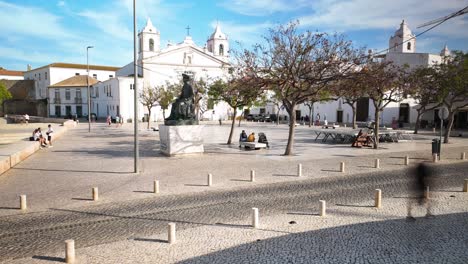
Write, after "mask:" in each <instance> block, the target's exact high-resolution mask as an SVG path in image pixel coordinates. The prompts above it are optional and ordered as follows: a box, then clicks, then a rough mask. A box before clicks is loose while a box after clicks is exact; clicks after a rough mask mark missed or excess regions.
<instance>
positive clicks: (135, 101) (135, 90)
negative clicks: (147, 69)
mask: <svg viewBox="0 0 468 264" xmlns="http://www.w3.org/2000/svg"><path fill="white" fill-rule="evenodd" d="M133 73H134V74H133V77H134V78H133V94H134V96H133V106H134V110H133V124H134V166H133V167H134V170H133V172H134V173H138V171H139V170H138V159H139V149H138V85H137V82H138V67H137V28H136V0H133Z"/></svg>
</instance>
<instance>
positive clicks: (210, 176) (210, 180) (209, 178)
mask: <svg viewBox="0 0 468 264" xmlns="http://www.w3.org/2000/svg"><path fill="white" fill-rule="evenodd" d="M212 185H213V175H212V174H211V173H208V186H212Z"/></svg>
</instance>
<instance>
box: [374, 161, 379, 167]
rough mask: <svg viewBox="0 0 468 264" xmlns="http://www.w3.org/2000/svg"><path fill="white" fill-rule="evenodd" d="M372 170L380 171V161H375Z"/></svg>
mask: <svg viewBox="0 0 468 264" xmlns="http://www.w3.org/2000/svg"><path fill="white" fill-rule="evenodd" d="M374 168H376V169H380V160H379V159H375V161H374Z"/></svg>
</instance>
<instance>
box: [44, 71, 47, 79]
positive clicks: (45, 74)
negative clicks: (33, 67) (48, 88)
mask: <svg viewBox="0 0 468 264" xmlns="http://www.w3.org/2000/svg"><path fill="white" fill-rule="evenodd" d="M44 76H45V77H44V78H45V79H46V80H47V72H45V73H44Z"/></svg>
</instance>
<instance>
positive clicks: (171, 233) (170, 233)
mask: <svg viewBox="0 0 468 264" xmlns="http://www.w3.org/2000/svg"><path fill="white" fill-rule="evenodd" d="M175 228H176V224H175V223H169V224H168V225H167V242H169V244H174V243H175V242H176V229H175Z"/></svg>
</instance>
